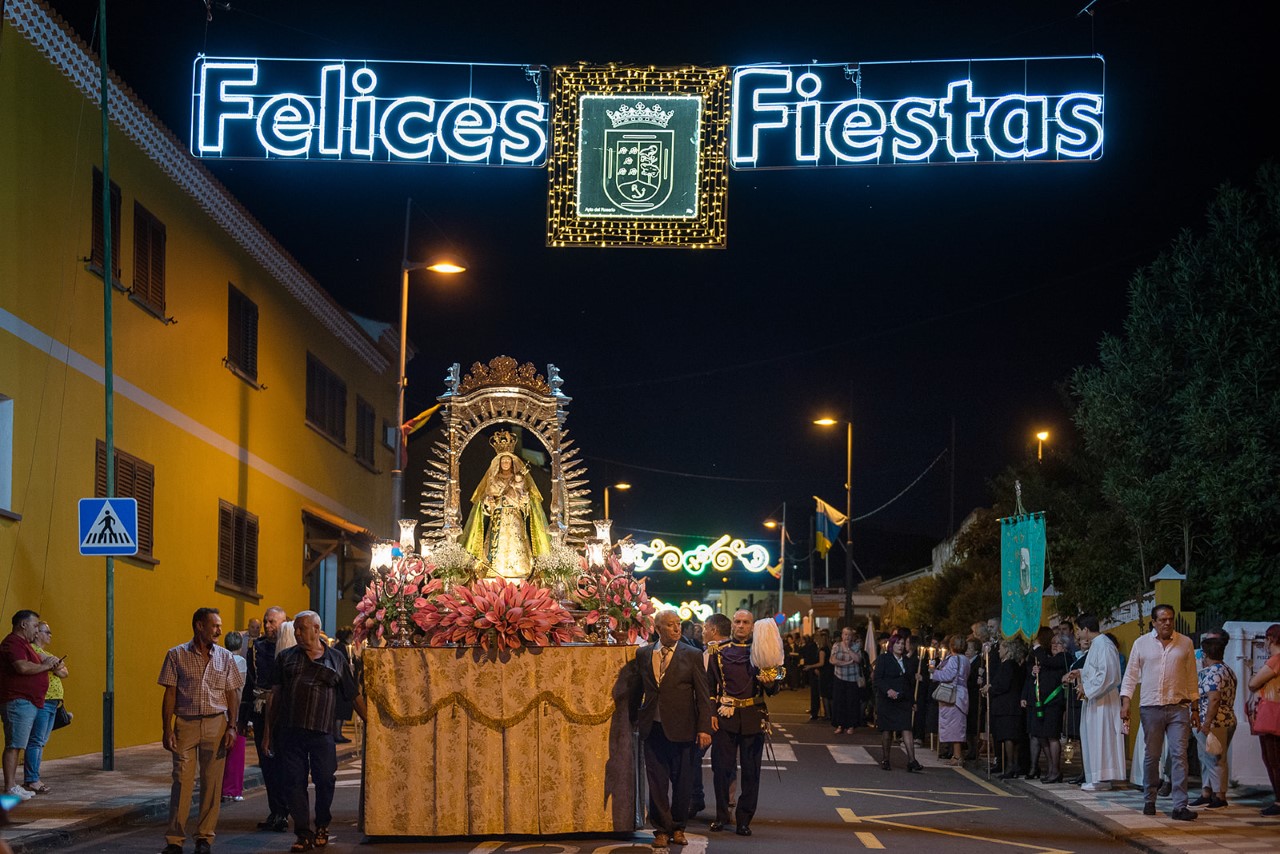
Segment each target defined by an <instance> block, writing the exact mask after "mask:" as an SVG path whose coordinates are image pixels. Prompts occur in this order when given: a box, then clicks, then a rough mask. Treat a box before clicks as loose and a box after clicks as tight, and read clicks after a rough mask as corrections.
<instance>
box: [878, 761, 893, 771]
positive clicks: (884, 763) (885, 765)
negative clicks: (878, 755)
mask: <svg viewBox="0 0 1280 854" xmlns="http://www.w3.org/2000/svg"><path fill="white" fill-rule="evenodd" d="M892 767H893V766H892V765H890V764H889V760H888V759H883V760H881V762H880V768H881V769H882V770H884V771H888V770H889V769H890V768H892Z"/></svg>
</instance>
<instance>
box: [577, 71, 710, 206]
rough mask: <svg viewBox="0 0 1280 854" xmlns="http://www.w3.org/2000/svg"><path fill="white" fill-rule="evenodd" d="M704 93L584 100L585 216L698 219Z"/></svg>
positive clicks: (580, 199)
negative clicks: (700, 130)
mask: <svg viewBox="0 0 1280 854" xmlns="http://www.w3.org/2000/svg"><path fill="white" fill-rule="evenodd" d="M701 124H702V98H701V97H699V96H697V95H680V96H674V95H673V96H661V95H652V96H647V97H646V96H643V95H641V96H635V95H583V96H581V98H579V101H578V176H577V177H578V191H577V194H576V213H577V215H578V216H579V217H609V218H613V219H636V218H646V217H664V218H668V219H670V218H679V219H684V218H687V219H692V218H693V217H696V216H697V215H698V160H699V157H698V154H699V152H698V133H699V129H700V127H701Z"/></svg>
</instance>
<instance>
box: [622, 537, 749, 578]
mask: <svg viewBox="0 0 1280 854" xmlns="http://www.w3.org/2000/svg"><path fill="white" fill-rule="evenodd" d="M635 551H636V566H635V571H636V572H645V571H646V570H648V569H649V568H651V567H652V566H653V565H654V563H661V564H662V568H663V569H665V570H667V571H668V572H679V571H680V570H682V569H683V570H684V571H685V572H687V573H689V574H690V575H701V574H702V573H704V572H706V570H707V567H708V566H709V567H711V568H712V569H713V570H715V571H716V572H728V571H729V570H730V569H732V568H733V564H734V561H738V562H739V563H741V564H742V565H743V567H745V568H746V570H747V571H748V572H763V571H764V570H766V569H768V568H769V552H768V550H767V549H766V548H765V547H764V546H761V545H750V546H749V545H747V544H746V542H745V541H743V540H732V539H730V538H729V535H728V534H725V535H723V536H722V537H720V539H718V540H716V541H715V542H714V543H712V544H711V545H709V546H706V545H703V546H697V547H695V548H692V549H689V550H688V551H681V550H680V549H679V548H677V547H675V546H672V545H668V544H667V543H665V542H663V541H662V540H653V541H652V542H650V543H648V544H645V543H636V547H635Z"/></svg>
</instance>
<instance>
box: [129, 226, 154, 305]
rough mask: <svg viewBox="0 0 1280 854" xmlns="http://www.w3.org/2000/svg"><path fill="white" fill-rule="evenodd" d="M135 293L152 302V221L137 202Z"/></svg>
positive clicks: (134, 246) (134, 227)
mask: <svg viewBox="0 0 1280 854" xmlns="http://www.w3.org/2000/svg"><path fill="white" fill-rule="evenodd" d="M133 293H134V295H135V296H136V297H138V299H140V300H142V301H143V302H147V303H149V302H151V222H150V217H148V216H147V212H146V210H145V209H144V208H143V207H142V205H140V204H138V203H137V202H135V203H134V205H133Z"/></svg>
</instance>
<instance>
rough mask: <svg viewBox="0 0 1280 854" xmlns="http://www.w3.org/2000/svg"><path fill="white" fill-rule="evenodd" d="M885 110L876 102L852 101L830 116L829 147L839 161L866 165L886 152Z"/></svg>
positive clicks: (828, 120) (858, 99)
mask: <svg viewBox="0 0 1280 854" xmlns="http://www.w3.org/2000/svg"><path fill="white" fill-rule="evenodd" d="M885 127H886V122H885V117H884V110H882V109H880V105H879V104H877V103H876V102H875V101H868V100H866V99H865V98H852V99H850V100H848V101H845V102H844V103H842V104H840V105H839V106H837V107H836V108H835V109H834V110H832V111H831V114H830V115H829V116H827V131H826V138H827V148H829V149H831V152H832V153H833V154H835V156H836V159H837V160H845V161H848V162H850V163H866V162H868V161H872V160H879V159H880V154H881V152H882V151H883V150H884V131H885Z"/></svg>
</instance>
